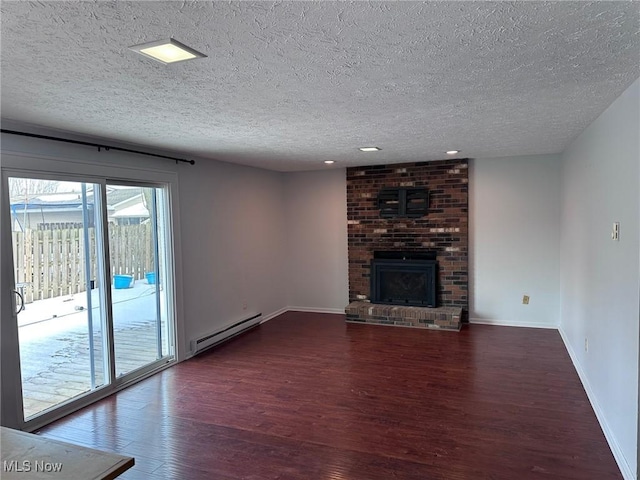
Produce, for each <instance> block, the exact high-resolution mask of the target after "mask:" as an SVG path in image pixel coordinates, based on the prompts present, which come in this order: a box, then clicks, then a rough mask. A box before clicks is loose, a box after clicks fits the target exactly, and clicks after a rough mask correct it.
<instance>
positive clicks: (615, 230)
mask: <svg viewBox="0 0 640 480" xmlns="http://www.w3.org/2000/svg"><path fill="white" fill-rule="evenodd" d="M611 240H615V241H619V240H620V222H614V223H613V227H612V229H611Z"/></svg>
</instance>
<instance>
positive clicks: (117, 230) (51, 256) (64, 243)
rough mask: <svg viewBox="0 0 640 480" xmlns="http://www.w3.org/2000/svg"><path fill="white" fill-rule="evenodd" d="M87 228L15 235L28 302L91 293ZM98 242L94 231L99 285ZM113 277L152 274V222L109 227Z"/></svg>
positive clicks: (18, 273)
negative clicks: (87, 291) (85, 245)
mask: <svg viewBox="0 0 640 480" xmlns="http://www.w3.org/2000/svg"><path fill="white" fill-rule="evenodd" d="M84 238H85V237H84V232H83V229H82V228H70V229H55V230H26V231H24V232H13V259H14V267H15V279H16V286H17V287H18V289H19V290H21V291H22V293H23V294H24V297H25V302H26V303H31V302H33V301H34V300H43V299H46V298H53V297H59V296H62V295H70V294H73V293H80V292H84V291H86V286H87V278H86V263H85V248H84V243H85V239H84ZM96 251H97V249H96V238H95V230H94V228H89V257H90V258H89V265H90V272H91V278H90V279H89V280H94V281H97V280H98V278H99V275H98V274H97V272H98V270H97V256H96ZM109 254H110V257H111V275H133V277H134V279H135V280H140V279H143V278H144V275H145V273H146V272H150V271H153V269H154V268H155V267H154V261H153V256H154V251H153V237H152V231H151V225H150V224H143V225H122V226H117V225H110V226H109Z"/></svg>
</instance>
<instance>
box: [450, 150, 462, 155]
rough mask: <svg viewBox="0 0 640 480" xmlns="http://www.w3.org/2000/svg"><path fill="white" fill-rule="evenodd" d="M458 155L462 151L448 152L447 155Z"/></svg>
mask: <svg viewBox="0 0 640 480" xmlns="http://www.w3.org/2000/svg"><path fill="white" fill-rule="evenodd" d="M456 153H460V150H447V155H455V154H456Z"/></svg>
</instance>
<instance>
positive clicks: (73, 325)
mask: <svg viewBox="0 0 640 480" xmlns="http://www.w3.org/2000/svg"><path fill="white" fill-rule="evenodd" d="M156 287H157V285H155V284H151V285H149V284H148V283H147V282H146V281H145V280H139V281H136V282H134V284H133V286H132V288H127V289H114V288H112V299H113V319H114V338H115V355H116V375H117V376H120V375H123V374H125V373H128V372H130V371H132V370H135V369H137V368H140V367H142V366H144V365H146V364H148V363H150V362H153V361H155V360H156V359H157V347H156V345H157V344H156V321H155V317H156V298H155V292H156ZM161 290H162V289H161ZM91 303H92V312H93V314H92V316H93V324H94V333H93V341H94V351H95V358H94V362H95V365H96V367H95V378H96V385H101V384H103V383H104V374H103V367H102V358H103V348H102V346H103V335H102V329H101V321H100V309H99V290H98V289H95V290H93V291H91ZM162 303H163V302H162ZM88 317H89V315H88V301H87V295H86V293H84V292H83V293H80V294H75V295H66V296H60V297H55V298H51V299H47V300H39V301H35V302H33V303H30V304H27V305H26V308H25V310H24V311H23V312H21V313H20V314H19V315H18V327H19V328H18V331H19V336H20V358H21V370H22V387H23V398H24V411H25V418H27V417H30V416H32V415H34V414H37V413H39V412H41V411H43V410H45V409H47V408H50V407H52V406H53V405H57V404H58V403H61V402H64V401H67V400H69V399H71V398H73V397H76V396H78V395H81V394H83V393H86V392H88V391H89V390H91V374H90V355H89V351H90V348H89V333H88V332H89V330H88ZM162 317H165V315H164V314H163V315H162ZM161 326H162V334H163V353H164V354H165V355H166V352H167V350H168V347H167V341H166V340H167V339H166V336H167V335H166V332H167V328H166V324H165V322H162V324H161Z"/></svg>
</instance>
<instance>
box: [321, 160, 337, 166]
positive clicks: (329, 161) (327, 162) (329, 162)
mask: <svg viewBox="0 0 640 480" xmlns="http://www.w3.org/2000/svg"><path fill="white" fill-rule="evenodd" d="M324 163H326V164H327V165H331V164H332V163H336V161H335V160H325V161H324Z"/></svg>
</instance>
